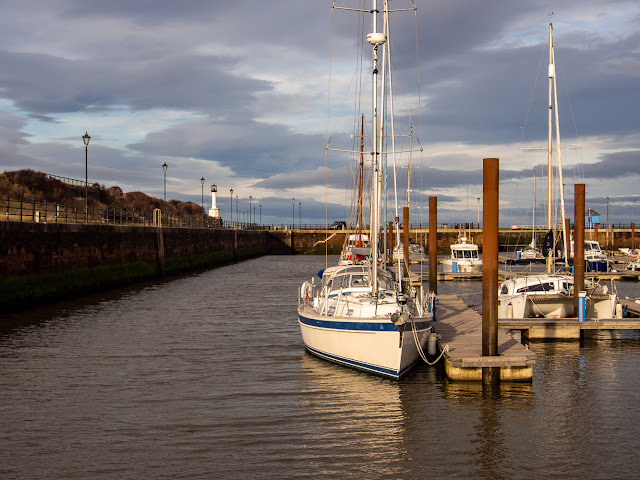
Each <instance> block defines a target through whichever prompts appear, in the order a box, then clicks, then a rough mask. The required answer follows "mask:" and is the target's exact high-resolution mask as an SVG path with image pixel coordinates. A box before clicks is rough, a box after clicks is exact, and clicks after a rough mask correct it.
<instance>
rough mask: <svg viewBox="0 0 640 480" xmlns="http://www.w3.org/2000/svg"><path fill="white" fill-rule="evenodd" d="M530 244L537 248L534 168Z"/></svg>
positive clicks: (534, 175)
mask: <svg viewBox="0 0 640 480" xmlns="http://www.w3.org/2000/svg"><path fill="white" fill-rule="evenodd" d="M531 246H532V247H533V248H538V239H537V238H536V169H535V168H534V169H533V238H532V239H531Z"/></svg>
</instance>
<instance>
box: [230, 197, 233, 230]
mask: <svg viewBox="0 0 640 480" xmlns="http://www.w3.org/2000/svg"><path fill="white" fill-rule="evenodd" d="M229 197H230V200H231V202H230V203H229V227H233V188H230V189H229Z"/></svg>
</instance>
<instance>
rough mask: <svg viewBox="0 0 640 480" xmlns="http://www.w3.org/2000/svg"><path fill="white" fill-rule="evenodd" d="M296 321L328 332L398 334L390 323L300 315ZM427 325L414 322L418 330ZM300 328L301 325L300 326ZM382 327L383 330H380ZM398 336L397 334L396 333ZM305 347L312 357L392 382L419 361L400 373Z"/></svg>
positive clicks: (427, 325) (417, 359)
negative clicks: (326, 318)
mask: <svg viewBox="0 0 640 480" xmlns="http://www.w3.org/2000/svg"><path fill="white" fill-rule="evenodd" d="M298 320H299V322H300V323H301V324H303V325H308V326H312V327H316V328H326V329H329V330H345V331H347V330H351V331H374V332H379V331H395V332H398V330H397V329H396V327H395V325H393V323H392V322H390V321H389V322H388V323H387V322H385V323H379V322H341V321H330V320H316V319H310V318H308V317H304V316H302V315H300V314H299V315H298ZM429 323H430V322H416V328H417V329H418V330H425V329H427V328H428V327H429ZM388 325H390V326H391V327H392V328H388ZM301 326H302V325H301ZM381 327H384V328H381ZM407 328H411V327H410V326H407ZM398 334H399V332H398ZM305 347H306V348H307V350H308V351H309V352H310V353H312V354H313V355H315V356H317V357H320V358H323V359H325V360H329V361H331V362H334V363H337V364H340V365H345V366H347V367H351V368H355V369H357V370H361V371H363V372H367V373H372V374H375V375H380V376H382V377H385V378H392V379H394V380H398V379H400V378H401V377H402V376H403V375H405V374H406V373H408V372H409V370H411V368H413V366H414V365H415V364H416V363H418V361H419V360H420V358H419V357H416V359H415V360H414V361H413V362H411V363H410V364H409V365H407V366H406V367H404V368H403V369H402V370H401V371H398V370H397V369H392V368H385V367H381V366H378V365H373V364H370V363H365V362H360V361H357V360H353V359H351V358H346V357H341V356H339V355H335V354H332V353H327V352H323V351H321V350H317V349H315V348H313V347H310V346H309V345H306V344H305Z"/></svg>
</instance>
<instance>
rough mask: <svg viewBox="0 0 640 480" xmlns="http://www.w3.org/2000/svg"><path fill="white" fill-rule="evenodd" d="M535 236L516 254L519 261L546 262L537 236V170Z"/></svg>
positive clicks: (534, 174)
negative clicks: (539, 247)
mask: <svg viewBox="0 0 640 480" xmlns="http://www.w3.org/2000/svg"><path fill="white" fill-rule="evenodd" d="M532 218H533V235H532V238H531V243H530V244H529V245H527V246H526V247H524V248H523V249H522V250H518V252H516V254H517V259H518V260H520V261H524V262H538V261H544V255H542V252H541V251H540V250H539V249H538V239H537V236H536V169H535V168H534V169H533V215H532Z"/></svg>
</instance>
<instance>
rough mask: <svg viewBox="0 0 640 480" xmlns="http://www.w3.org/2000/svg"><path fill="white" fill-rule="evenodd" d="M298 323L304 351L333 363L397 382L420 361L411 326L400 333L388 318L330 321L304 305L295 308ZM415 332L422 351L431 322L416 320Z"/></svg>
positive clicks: (332, 319) (336, 319) (337, 319)
mask: <svg viewBox="0 0 640 480" xmlns="http://www.w3.org/2000/svg"><path fill="white" fill-rule="evenodd" d="M298 323H299V324H300V332H301V334H302V340H303V342H304V344H305V347H306V348H307V350H308V351H309V352H310V353H312V354H313V355H316V356H318V357H320V358H323V359H325V360H329V361H331V362H334V363H338V364H341V365H345V366H348V367H351V368H355V369H358V370H362V371H365V372H368V373H373V374H376V375H381V376H383V377H388V378H393V379H399V378H400V377H402V376H403V375H405V374H406V373H407V372H409V370H411V368H412V367H413V366H414V365H415V364H416V362H417V361H418V360H419V359H420V354H419V352H418V348H417V346H416V341H415V339H414V335H413V331H412V329H411V325H410V324H408V325H407V326H406V330H405V331H404V332H403V333H400V332H399V331H398V329H397V328H396V326H395V325H394V324H393V323H392V322H391V320H390V319H389V318H388V317H386V318H377V319H375V318H372V319H347V318H344V317H343V318H341V317H337V318H330V317H327V316H325V315H318V314H316V313H315V311H314V310H313V309H312V308H310V307H309V306H305V305H303V306H301V307H300V308H299V309H298ZM415 330H416V337H417V339H418V344H419V345H420V348H421V349H424V346H425V345H426V342H427V337H428V334H429V332H430V330H431V327H430V322H429V321H416V322H415Z"/></svg>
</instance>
